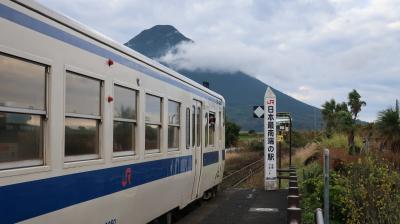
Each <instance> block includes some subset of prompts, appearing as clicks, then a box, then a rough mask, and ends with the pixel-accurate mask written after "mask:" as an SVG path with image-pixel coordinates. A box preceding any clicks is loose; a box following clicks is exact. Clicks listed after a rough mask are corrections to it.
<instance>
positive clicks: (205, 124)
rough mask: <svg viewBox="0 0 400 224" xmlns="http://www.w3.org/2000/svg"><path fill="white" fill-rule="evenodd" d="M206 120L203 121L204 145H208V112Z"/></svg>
mask: <svg viewBox="0 0 400 224" xmlns="http://www.w3.org/2000/svg"><path fill="white" fill-rule="evenodd" d="M205 118H206V122H204V145H205V146H206V147H207V146H208V113H206V116H205Z"/></svg>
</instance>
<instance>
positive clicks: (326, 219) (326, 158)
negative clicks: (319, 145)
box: [324, 149, 329, 224]
mask: <svg viewBox="0 0 400 224" xmlns="http://www.w3.org/2000/svg"><path fill="white" fill-rule="evenodd" d="M324 224H329V149H324Z"/></svg>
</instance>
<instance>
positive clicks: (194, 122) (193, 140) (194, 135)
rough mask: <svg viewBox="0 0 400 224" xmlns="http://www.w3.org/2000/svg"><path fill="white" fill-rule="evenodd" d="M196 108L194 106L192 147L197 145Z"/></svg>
mask: <svg viewBox="0 0 400 224" xmlns="http://www.w3.org/2000/svg"><path fill="white" fill-rule="evenodd" d="M195 124H196V107H195V106H192V147H194V145H195V144H196V125H195Z"/></svg>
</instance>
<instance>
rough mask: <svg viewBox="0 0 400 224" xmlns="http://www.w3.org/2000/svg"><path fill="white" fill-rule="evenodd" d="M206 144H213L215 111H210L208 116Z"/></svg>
mask: <svg viewBox="0 0 400 224" xmlns="http://www.w3.org/2000/svg"><path fill="white" fill-rule="evenodd" d="M208 133H209V137H208V144H209V145H211V146H214V139H215V113H213V112H210V114H209V118H208Z"/></svg>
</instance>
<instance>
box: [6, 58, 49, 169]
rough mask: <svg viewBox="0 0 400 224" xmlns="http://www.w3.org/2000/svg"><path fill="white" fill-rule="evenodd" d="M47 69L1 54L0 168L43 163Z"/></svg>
mask: <svg viewBox="0 0 400 224" xmlns="http://www.w3.org/2000/svg"><path fill="white" fill-rule="evenodd" d="M48 71H49V67H48V66H45V65H42V64H38V63H34V62H30V61H27V60H24V59H20V58H16V57H13V56H9V55H5V54H1V53H0V170H2V169H10V168H17V167H28V166H39V165H43V164H44V159H43V158H44V156H43V155H44V144H43V141H44V121H45V117H46V115H47V110H46V74H47V72H48Z"/></svg>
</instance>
